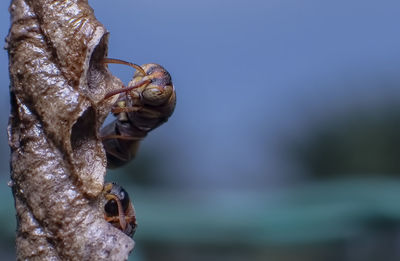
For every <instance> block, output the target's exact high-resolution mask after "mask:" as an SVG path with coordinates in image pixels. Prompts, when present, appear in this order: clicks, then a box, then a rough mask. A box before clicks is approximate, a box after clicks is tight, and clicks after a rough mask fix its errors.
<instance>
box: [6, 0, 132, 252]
mask: <svg viewBox="0 0 400 261" xmlns="http://www.w3.org/2000/svg"><path fill="white" fill-rule="evenodd" d="M10 13H11V28H10V32H9V35H8V37H7V39H6V49H7V50H8V53H9V70H10V81H11V85H10V93H11V107H12V109H11V115H10V122H9V127H8V134H9V144H10V147H11V180H12V182H11V184H12V191H13V194H14V199H15V207H16V211H17V221H18V222H17V240H16V248H17V259H18V260H126V259H127V258H128V254H129V252H130V251H131V250H132V249H133V246H134V242H133V241H132V239H131V238H129V237H128V236H126V235H125V234H124V233H122V232H121V231H120V230H118V229H116V228H114V227H113V226H111V225H110V224H109V223H107V222H106V221H105V220H104V214H103V205H102V204H103V202H102V201H103V194H102V188H103V184H104V175H105V166H106V158H105V153H104V150H103V146H102V142H101V139H100V137H99V134H98V129H99V127H100V126H101V124H102V122H103V121H104V119H105V117H106V116H107V114H108V113H109V111H110V109H111V106H112V102H113V101H103V97H104V95H105V94H106V93H108V92H110V91H113V90H115V89H118V88H119V86H121V82H120V81H119V79H117V78H115V77H113V76H112V75H111V74H110V73H109V71H108V69H107V68H106V67H105V66H104V64H103V63H102V59H103V58H104V57H105V56H106V55H107V32H106V30H105V28H104V27H103V25H102V24H101V23H99V22H98V21H97V20H96V18H95V17H94V14H93V10H92V9H91V8H90V6H89V5H88V3H87V1H85V0H64V1H62V0H59V1H56V0H52V1H50V0H13V1H12V3H11V6H10ZM110 100H111V99H110Z"/></svg>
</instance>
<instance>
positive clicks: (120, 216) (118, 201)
mask: <svg viewBox="0 0 400 261" xmlns="http://www.w3.org/2000/svg"><path fill="white" fill-rule="evenodd" d="M104 192H105V195H104V197H105V199H106V203H105V205H104V218H105V220H106V221H107V222H109V223H110V224H111V225H113V226H114V227H116V228H118V229H120V230H121V231H122V232H124V233H125V234H127V235H128V236H130V237H132V236H133V235H134V234H135V231H136V227H137V223H136V217H135V209H134V208H133V205H132V203H131V201H130V199H129V195H128V193H127V192H126V191H125V189H123V188H122V187H121V186H119V185H117V184H115V183H106V184H105V185H104Z"/></svg>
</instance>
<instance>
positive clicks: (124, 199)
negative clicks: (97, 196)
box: [119, 188, 130, 211]
mask: <svg viewBox="0 0 400 261" xmlns="http://www.w3.org/2000/svg"><path fill="white" fill-rule="evenodd" d="M119 199H120V200H121V205H122V209H123V210H124V211H126V210H127V209H128V207H129V203H130V199H129V196H128V193H126V191H125V189H123V188H121V191H120V193H119Z"/></svg>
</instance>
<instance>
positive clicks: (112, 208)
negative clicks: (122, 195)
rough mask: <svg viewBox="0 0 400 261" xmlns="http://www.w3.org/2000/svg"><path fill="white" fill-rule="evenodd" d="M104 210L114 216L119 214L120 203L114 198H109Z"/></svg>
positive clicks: (108, 214)
mask: <svg viewBox="0 0 400 261" xmlns="http://www.w3.org/2000/svg"><path fill="white" fill-rule="evenodd" d="M104 211H105V213H106V215H107V216H109V217H113V216H118V215H119V213H118V204H117V202H116V201H115V200H114V199H111V200H109V201H108V202H107V203H106V205H105V206H104Z"/></svg>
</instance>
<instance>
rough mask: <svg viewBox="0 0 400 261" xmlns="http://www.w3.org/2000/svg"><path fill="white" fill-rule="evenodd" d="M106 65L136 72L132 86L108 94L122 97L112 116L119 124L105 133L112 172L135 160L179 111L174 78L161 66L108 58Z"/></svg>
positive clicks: (108, 126)
mask: <svg viewBox="0 0 400 261" xmlns="http://www.w3.org/2000/svg"><path fill="white" fill-rule="evenodd" d="M104 63H117V64H124V65H129V66H131V67H133V68H135V69H136V72H135V74H134V76H133V79H132V80H131V81H130V82H129V84H128V86H122V88H121V89H118V90H114V91H111V92H109V93H107V94H106V95H105V97H104V99H109V98H111V97H113V96H115V95H119V96H118V98H117V99H116V102H115V104H114V106H113V108H112V110H111V112H112V113H113V114H114V115H115V116H116V117H117V119H116V120H114V121H113V122H111V123H110V124H108V125H106V126H105V127H104V128H103V129H102V130H101V136H102V140H103V145H104V149H105V151H106V154H107V162H108V167H109V168H115V167H120V166H122V165H124V164H126V163H128V162H129V161H130V160H131V159H133V158H134V157H135V154H136V151H137V149H138V146H139V142H140V140H141V139H143V138H144V137H145V136H146V135H147V133H148V132H149V131H151V130H153V129H155V128H157V127H158V126H160V125H161V124H163V123H164V122H166V121H167V120H168V118H169V117H170V116H171V114H172V113H173V111H174V109H175V104H176V94H175V89H174V86H173V84H172V80H171V76H170V74H169V73H168V72H167V71H166V70H165V69H164V68H163V67H162V66H161V65H158V64H144V65H142V66H139V65H136V64H133V63H129V62H125V61H122V60H117V59H110V58H105V59H104Z"/></svg>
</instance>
